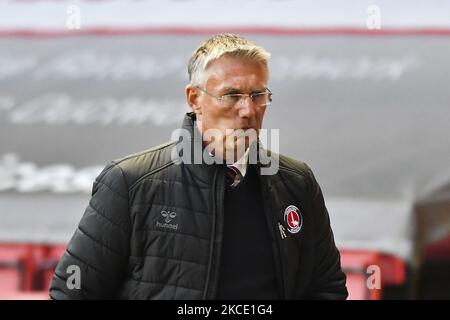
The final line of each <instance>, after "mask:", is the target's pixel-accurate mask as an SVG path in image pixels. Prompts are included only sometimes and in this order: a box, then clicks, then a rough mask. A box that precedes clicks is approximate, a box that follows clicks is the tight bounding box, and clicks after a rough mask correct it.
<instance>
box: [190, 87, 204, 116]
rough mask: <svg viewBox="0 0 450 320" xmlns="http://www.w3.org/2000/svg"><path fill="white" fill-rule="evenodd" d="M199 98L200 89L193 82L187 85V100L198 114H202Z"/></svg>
mask: <svg viewBox="0 0 450 320" xmlns="http://www.w3.org/2000/svg"><path fill="white" fill-rule="evenodd" d="M198 100H199V94H198V89H197V88H196V87H195V86H193V85H192V84H188V85H187V86H186V101H187V104H188V105H189V107H190V108H191V109H192V111H194V113H195V114H196V115H197V116H199V115H201V114H202V107H201V106H200V105H199V103H198Z"/></svg>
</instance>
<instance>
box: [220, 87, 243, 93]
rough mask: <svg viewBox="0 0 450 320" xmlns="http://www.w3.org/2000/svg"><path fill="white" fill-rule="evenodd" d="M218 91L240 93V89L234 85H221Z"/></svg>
mask: <svg viewBox="0 0 450 320" xmlns="http://www.w3.org/2000/svg"><path fill="white" fill-rule="evenodd" d="M219 92H220V93H222V94H230V93H242V90H240V89H238V88H234V87H223V88H222V89H220V91H219Z"/></svg>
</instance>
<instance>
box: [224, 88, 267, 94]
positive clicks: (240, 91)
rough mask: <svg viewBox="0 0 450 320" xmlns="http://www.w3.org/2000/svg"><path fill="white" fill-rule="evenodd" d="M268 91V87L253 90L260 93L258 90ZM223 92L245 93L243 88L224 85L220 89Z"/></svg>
mask: <svg viewBox="0 0 450 320" xmlns="http://www.w3.org/2000/svg"><path fill="white" fill-rule="evenodd" d="M264 91H266V88H265V87H264V88H262V89H257V90H253V91H252V92H251V93H258V92H264ZM219 92H220V93H221V94H234V93H243V91H242V90H241V89H238V88H234V87H223V88H222V89H221V90H220V91H219Z"/></svg>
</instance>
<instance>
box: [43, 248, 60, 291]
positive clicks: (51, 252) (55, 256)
mask: <svg viewBox="0 0 450 320" xmlns="http://www.w3.org/2000/svg"><path fill="white" fill-rule="evenodd" d="M65 251H66V245H65V244H64V245H54V246H49V247H48V248H47V254H46V257H45V260H44V261H43V262H42V263H41V264H40V270H41V272H42V277H43V289H44V290H46V291H48V289H49V288H50V283H51V281H52V277H53V273H54V272H55V267H56V265H57V264H58V261H59V259H61V257H62V255H63V254H64V252H65Z"/></svg>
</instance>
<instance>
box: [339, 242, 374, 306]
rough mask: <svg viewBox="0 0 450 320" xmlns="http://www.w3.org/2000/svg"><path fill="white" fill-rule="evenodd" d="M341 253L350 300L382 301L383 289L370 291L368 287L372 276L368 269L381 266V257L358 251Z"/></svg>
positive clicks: (342, 251) (343, 251)
mask: <svg viewBox="0 0 450 320" xmlns="http://www.w3.org/2000/svg"><path fill="white" fill-rule="evenodd" d="M340 252H341V265H342V270H343V271H344V273H345V274H346V276H347V290H348V293H349V296H348V299H349V300H379V299H381V288H379V289H370V288H369V287H368V285H367V280H368V278H369V276H370V275H371V273H369V272H368V267H369V266H373V265H375V266H380V265H381V255H380V254H379V253H377V252H370V251H357V250H340ZM380 268H381V267H380ZM380 276H381V275H380Z"/></svg>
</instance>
